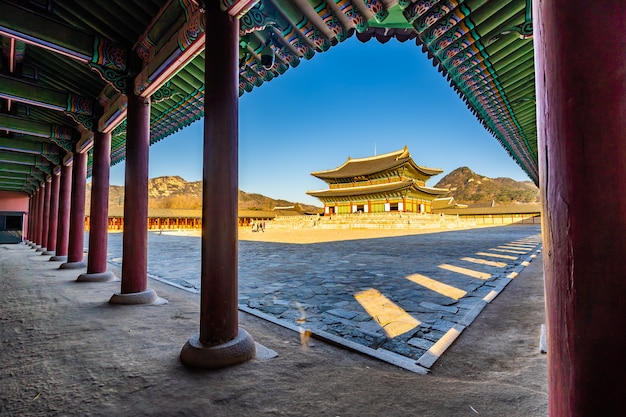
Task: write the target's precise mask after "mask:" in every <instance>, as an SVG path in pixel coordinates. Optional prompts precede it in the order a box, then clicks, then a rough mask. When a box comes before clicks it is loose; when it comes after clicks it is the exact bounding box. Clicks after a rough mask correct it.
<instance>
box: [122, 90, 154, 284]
mask: <svg viewBox="0 0 626 417" xmlns="http://www.w3.org/2000/svg"><path fill="white" fill-rule="evenodd" d="M126 126H127V127H126V171H125V178H124V184H125V190H126V191H125V193H124V236H123V238H122V240H123V247H122V257H123V261H122V284H121V292H122V294H132V293H137V292H141V291H145V290H146V289H147V288H148V230H147V222H148V157H149V154H148V149H149V146H150V98H144V97H138V96H136V95H135V94H129V95H128V111H127V124H126Z"/></svg>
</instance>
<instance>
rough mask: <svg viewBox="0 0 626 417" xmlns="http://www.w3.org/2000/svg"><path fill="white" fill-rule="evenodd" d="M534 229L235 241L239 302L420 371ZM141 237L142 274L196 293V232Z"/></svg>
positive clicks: (499, 286) (117, 257)
mask: <svg viewBox="0 0 626 417" xmlns="http://www.w3.org/2000/svg"><path fill="white" fill-rule="evenodd" d="M272 233H278V232H275V231H273V230H272V229H271V228H268V229H267V230H266V232H265V234H264V235H263V236H261V233H260V232H259V236H258V237H259V238H263V237H268V238H269V237H270V236H271V235H272ZM282 233H285V232H284V231H283V232H282ZM540 233H541V230H540V227H539V226H538V225H519V226H501V227H487V228H475V229H464V230H452V231H445V232H432V233H430V232H426V233H421V234H409V235H404V236H392V237H379V238H370V239H355V240H335V241H330V242H319V243H307V244H295V243H280V242H267V241H248V240H240V243H239V304H240V310H242V311H245V312H248V313H251V314H254V315H257V316H259V317H261V318H264V319H267V320H269V321H271V322H274V323H276V324H279V325H281V326H284V327H287V328H290V329H292V330H295V331H299V332H300V333H302V337H303V338H305V339H306V338H308V337H310V336H312V337H316V338H320V339H323V340H326V341H329V342H333V343H337V344H341V345H343V346H346V347H348V348H350V349H353V350H356V351H360V352H362V353H366V354H368V355H371V356H374V357H377V358H379V359H382V360H385V361H387V362H391V363H394V364H395V365H398V366H401V367H403V368H405V369H408V370H412V371H414V372H419V373H424V372H426V371H427V369H428V368H430V367H432V365H433V364H434V363H435V361H436V360H437V359H438V358H439V356H440V355H441V354H442V353H443V352H444V351H445V349H446V348H447V347H448V346H449V345H450V344H451V343H452V342H453V341H454V340H455V339H456V338H457V337H458V335H459V334H460V333H461V332H462V331H463V330H464V329H465V328H466V327H467V326H469V325H470V324H471V322H472V321H473V320H474V319H475V318H476V316H477V315H478V314H479V313H480V312H481V311H482V309H483V308H484V307H485V306H486V305H487V303H489V302H490V301H491V300H492V299H493V298H494V297H495V296H497V295H498V294H499V293H500V291H502V290H503V289H504V287H505V286H506V285H507V284H508V283H509V282H510V281H511V280H512V279H514V278H515V277H516V276H517V274H518V273H519V271H520V270H521V269H522V268H523V267H524V266H526V265H528V262H530V261H532V259H533V258H534V257H535V256H536V253H537V251H538V250H540V244H541V235H540ZM265 235H266V236H265ZM244 238H245V237H244ZM148 240H149V255H148V272H149V274H150V275H151V276H152V277H153V278H156V279H159V280H163V281H166V282H169V283H172V284H174V285H176V286H179V287H180V288H183V289H186V290H188V291H191V292H196V293H198V292H199V288H200V244H201V239H200V238H199V237H198V236H195V237H194V236H182V235H177V234H166V233H164V234H161V233H150V234H149V238H148ZM121 256H122V235H121V234H110V235H109V259H110V262H111V263H113V264H118V265H119V264H121Z"/></svg>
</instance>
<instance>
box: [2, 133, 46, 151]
mask: <svg viewBox="0 0 626 417" xmlns="http://www.w3.org/2000/svg"><path fill="white" fill-rule="evenodd" d="M48 148H49V147H48V146H46V143H45V142H31V141H29V140H20V139H13V138H3V137H0V150H2V151H14V152H22V153H30V154H41V153H44V152H46V151H48V150H49V149H48Z"/></svg>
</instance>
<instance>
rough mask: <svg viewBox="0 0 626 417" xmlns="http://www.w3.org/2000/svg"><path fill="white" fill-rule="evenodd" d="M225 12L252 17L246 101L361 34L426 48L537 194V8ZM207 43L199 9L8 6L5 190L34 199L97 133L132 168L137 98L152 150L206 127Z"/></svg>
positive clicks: (375, 2) (186, 3) (487, 1)
mask: <svg viewBox="0 0 626 417" xmlns="http://www.w3.org/2000/svg"><path fill="white" fill-rule="evenodd" d="M206 1H208V0H206ZM213 1H220V2H221V3H222V8H223V9H224V10H225V11H227V12H228V13H230V14H231V15H233V16H236V17H238V18H239V19H240V61H239V64H240V68H239V81H240V82H239V91H240V94H248V93H253V92H254V90H255V88H258V87H260V86H261V85H263V84H264V83H266V82H269V81H271V80H272V79H274V78H275V77H279V76H280V75H281V74H283V73H285V72H286V71H295V70H297V69H296V67H297V66H298V65H306V63H305V62H303V61H307V60H309V59H314V57H315V55H316V54H319V53H323V52H325V51H327V50H329V49H330V48H334V47H341V43H342V42H343V41H344V40H346V39H348V38H349V37H351V36H356V37H357V38H358V39H359V40H360V41H362V42H369V41H372V42H382V43H385V42H388V41H389V40H391V39H396V40H398V41H401V42H414V43H415V45H416V48H418V49H419V50H420V51H422V52H424V53H426V54H427V55H428V57H429V59H430V60H431V61H432V63H433V67H434V68H433V70H437V71H439V72H440V73H441V75H442V76H443V77H445V78H446V79H447V80H448V81H449V83H450V86H451V88H453V89H454V90H455V91H456V92H457V93H458V95H459V97H460V99H461V100H463V101H464V102H465V103H466V105H467V107H468V109H469V111H471V112H472V113H473V114H474V115H475V116H476V118H477V119H478V120H479V121H480V122H481V123H482V124H483V125H484V127H485V128H486V129H487V130H488V131H489V132H490V133H491V134H492V135H493V136H494V138H495V139H496V140H498V142H500V144H501V145H502V146H503V147H504V148H505V149H506V151H507V152H508V153H509V155H511V157H512V158H513V159H514V160H515V161H516V162H517V163H518V164H519V165H520V167H521V168H522V169H523V170H524V171H525V172H526V173H527V174H528V176H529V177H530V178H531V179H532V180H534V181H535V183H537V181H538V175H537V127H536V116H535V87H534V60H533V44H532V21H531V10H530V7H531V6H530V3H531V1H530V0H508V1H505V0H465V1H463V0H439V1H437V0H213ZM204 37H205V27H204V9H203V2H202V1H199V0H137V1H131V0H91V1H88V2H84V1H80V0H0V47H1V50H2V52H1V59H0V166H1V167H2V169H0V190H12V191H24V192H27V193H33V192H34V190H35V189H36V188H37V187H38V186H39V184H40V183H41V182H42V181H45V180H46V178H47V177H48V176H49V175H50V174H51V173H52V172H53V171H55V170H58V169H59V166H60V164H62V163H63V161H64V160H65V161H67V160H68V158H71V152H73V151H76V150H79V151H82V150H84V149H89V148H90V146H91V145H92V142H93V132H94V131H105V132H109V131H110V132H111V133H112V149H111V160H112V164H116V163H118V162H120V161H122V160H123V159H124V157H125V141H126V122H125V118H126V102H127V100H126V92H127V91H129V90H128V89H134V92H135V93H137V94H139V95H142V96H144V97H151V101H152V107H151V143H155V142H157V141H159V140H162V139H164V138H166V137H167V136H169V135H171V134H173V133H175V132H176V131H178V130H180V129H183V128H185V127H186V126H188V125H189V124H191V123H192V122H194V121H196V120H198V119H200V118H202V117H203V98H204V53H203V51H204V39H205V38H204Z"/></svg>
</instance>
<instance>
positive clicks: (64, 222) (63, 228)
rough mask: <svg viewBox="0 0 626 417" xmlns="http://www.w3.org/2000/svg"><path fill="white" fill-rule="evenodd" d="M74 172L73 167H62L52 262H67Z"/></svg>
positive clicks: (70, 165) (69, 165)
mask: <svg viewBox="0 0 626 417" xmlns="http://www.w3.org/2000/svg"><path fill="white" fill-rule="evenodd" d="M72 170H73V165H72V164H68V165H62V166H61V178H60V186H59V219H58V223H57V224H58V227H57V243H56V249H55V251H54V252H55V253H54V256H53V257H51V258H50V260H51V261H61V262H65V261H67V249H68V244H69V232H70V206H71V193H72Z"/></svg>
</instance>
